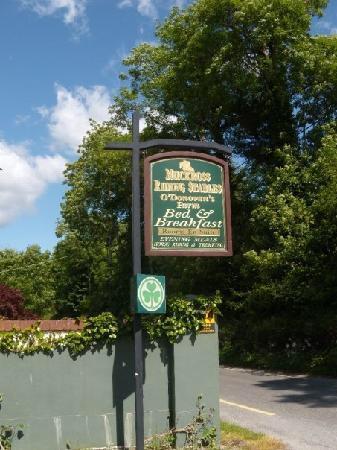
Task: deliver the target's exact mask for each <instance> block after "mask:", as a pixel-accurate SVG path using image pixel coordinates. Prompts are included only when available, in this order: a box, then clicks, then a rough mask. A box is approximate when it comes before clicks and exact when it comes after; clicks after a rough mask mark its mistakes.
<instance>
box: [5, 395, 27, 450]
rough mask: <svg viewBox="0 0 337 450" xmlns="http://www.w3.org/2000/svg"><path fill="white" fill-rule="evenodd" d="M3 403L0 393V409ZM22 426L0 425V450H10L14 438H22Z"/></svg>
mask: <svg viewBox="0 0 337 450" xmlns="http://www.w3.org/2000/svg"><path fill="white" fill-rule="evenodd" d="M2 402H3V395H2V394H1V393H0V409H1V406H2ZM22 428H23V425H0V450H11V448H12V442H13V440H14V438H15V437H18V438H21V437H22V434H23V433H22Z"/></svg>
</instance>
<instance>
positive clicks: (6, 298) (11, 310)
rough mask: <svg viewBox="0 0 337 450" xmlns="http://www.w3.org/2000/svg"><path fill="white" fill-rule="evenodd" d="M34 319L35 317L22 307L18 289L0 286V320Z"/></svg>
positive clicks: (21, 298)
mask: <svg viewBox="0 0 337 450" xmlns="http://www.w3.org/2000/svg"><path fill="white" fill-rule="evenodd" d="M1 318H5V319H34V318H36V316H35V315H34V314H33V313H32V312H31V311H29V310H27V309H26V308H25V306H24V299H23V296H22V294H21V292H20V291H19V290H18V289H13V288H10V287H8V286H5V285H3V284H0V319H1Z"/></svg>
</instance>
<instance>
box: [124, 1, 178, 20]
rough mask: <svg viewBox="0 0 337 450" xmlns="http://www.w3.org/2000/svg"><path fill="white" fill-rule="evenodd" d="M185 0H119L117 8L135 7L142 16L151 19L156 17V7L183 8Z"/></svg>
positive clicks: (166, 8) (164, 8) (167, 8)
mask: <svg viewBox="0 0 337 450" xmlns="http://www.w3.org/2000/svg"><path fill="white" fill-rule="evenodd" d="M185 4H186V0H120V1H119V3H118V7H119V8H128V7H135V8H137V11H138V12H139V14H141V15H142V16H147V17H150V18H151V19H157V18H158V9H162V10H165V11H167V10H169V9H171V8H172V7H173V6H178V7H179V8H183V7H184V6H185Z"/></svg>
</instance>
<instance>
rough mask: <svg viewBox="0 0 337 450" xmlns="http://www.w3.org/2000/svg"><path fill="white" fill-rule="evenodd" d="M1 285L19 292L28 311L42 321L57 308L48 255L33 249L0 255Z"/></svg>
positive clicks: (7, 250) (6, 250) (36, 246)
mask: <svg viewBox="0 0 337 450" xmlns="http://www.w3.org/2000/svg"><path fill="white" fill-rule="evenodd" d="M0 283H1V284H4V285H6V286H8V287H11V288H15V289H19V290H20V291H21V292H22V295H23V297H24V299H25V307H26V308H28V309H29V310H31V311H32V312H34V313H36V314H38V315H39V316H40V317H41V316H43V317H49V316H51V315H52V314H53V308H54V282H53V275H52V258H51V254H50V252H48V251H45V252H44V251H41V249H40V247H39V246H38V245H31V246H29V247H27V249H26V250H25V251H20V252H18V251H16V250H10V249H5V250H1V251H0Z"/></svg>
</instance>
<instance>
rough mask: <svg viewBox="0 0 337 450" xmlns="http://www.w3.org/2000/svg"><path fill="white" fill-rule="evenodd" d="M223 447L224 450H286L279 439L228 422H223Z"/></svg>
mask: <svg viewBox="0 0 337 450" xmlns="http://www.w3.org/2000/svg"><path fill="white" fill-rule="evenodd" d="M221 447H222V449H224V450H225V449H226V450H236V449H238V450H286V446H285V445H284V444H283V443H282V442H280V441H279V440H277V439H274V438H271V437H269V436H266V435H265V434H263V433H255V432H254V431H251V430H248V429H247V428H243V427H240V426H239V425H234V424H233V423H228V422H221Z"/></svg>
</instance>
